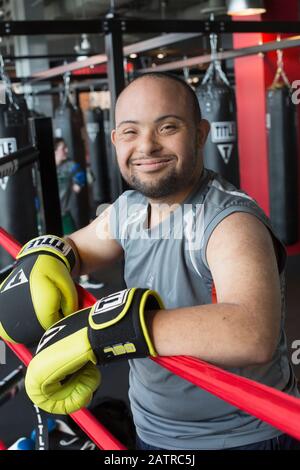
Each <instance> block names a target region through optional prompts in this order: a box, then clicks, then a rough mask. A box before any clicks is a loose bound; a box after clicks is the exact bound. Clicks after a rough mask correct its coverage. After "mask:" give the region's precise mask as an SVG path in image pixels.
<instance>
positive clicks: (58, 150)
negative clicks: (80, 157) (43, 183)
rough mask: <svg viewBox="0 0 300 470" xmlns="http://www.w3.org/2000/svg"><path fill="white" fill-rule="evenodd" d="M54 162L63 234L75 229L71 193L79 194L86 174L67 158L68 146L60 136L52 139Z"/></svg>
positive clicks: (84, 182) (77, 164)
mask: <svg viewBox="0 0 300 470" xmlns="http://www.w3.org/2000/svg"><path fill="white" fill-rule="evenodd" d="M54 151H55V163H56V172H57V181H58V191H59V199H60V207H61V215H62V223H63V232H64V235H68V234H70V233H72V232H73V231H74V230H76V228H77V227H76V224H75V221H74V219H73V217H72V214H71V211H70V201H71V196H72V193H76V194H79V193H80V191H81V190H82V188H83V187H84V186H85V185H86V176H85V172H84V171H83V169H82V168H81V167H80V165H79V163H76V162H74V160H71V159H70V158H68V153H69V151H68V146H67V144H66V142H65V140H64V139H63V138H61V137H59V138H56V139H55V140H54Z"/></svg>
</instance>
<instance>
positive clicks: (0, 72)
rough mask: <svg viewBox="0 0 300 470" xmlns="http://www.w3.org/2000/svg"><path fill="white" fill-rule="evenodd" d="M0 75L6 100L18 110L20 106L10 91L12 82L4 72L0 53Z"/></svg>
mask: <svg viewBox="0 0 300 470" xmlns="http://www.w3.org/2000/svg"><path fill="white" fill-rule="evenodd" d="M0 77H1V79H2V82H3V84H4V89H5V93H6V94H7V96H8V100H9V103H10V105H11V106H14V107H15V108H16V109H17V110H19V109H20V107H19V105H18V103H17V102H16V100H14V97H13V92H12V84H11V81H10V78H9V76H8V75H7V73H6V72H5V65H4V59H3V56H2V55H1V54H0Z"/></svg>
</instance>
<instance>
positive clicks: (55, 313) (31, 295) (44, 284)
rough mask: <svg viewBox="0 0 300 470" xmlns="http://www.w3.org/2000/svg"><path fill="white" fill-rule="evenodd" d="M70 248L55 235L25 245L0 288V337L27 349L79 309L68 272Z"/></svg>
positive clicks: (72, 259)
mask: <svg viewBox="0 0 300 470" xmlns="http://www.w3.org/2000/svg"><path fill="white" fill-rule="evenodd" d="M75 259H76V258H75V252H74V250H73V248H72V247H71V245H70V244H69V243H68V242H67V241H66V240H63V239H61V238H59V237H57V236H55V235H43V236H40V237H37V238H34V239H33V240H31V241H29V242H28V243H26V245H24V246H23V248H22V249H21V251H20V252H19V254H18V256H17V264H16V266H15V267H14V269H13V270H12V272H11V273H10V275H9V276H8V277H7V278H6V279H5V280H4V281H3V282H2V284H1V286H0V336H1V337H2V338H4V339H6V340H7V341H11V342H15V343H23V344H25V345H27V346H29V345H31V344H33V343H36V342H38V341H39V340H40V338H41V336H42V335H43V334H44V331H45V330H46V329H48V328H49V327H50V326H51V325H53V324H54V323H55V322H57V321H58V320H59V319H61V318H63V317H64V316H66V315H69V314H70V313H72V312H74V311H76V310H77V309H78V298H77V291H76V288H75V284H74V282H73V280H72V278H71V274H70V273H71V271H72V269H73V267H74V265H75Z"/></svg>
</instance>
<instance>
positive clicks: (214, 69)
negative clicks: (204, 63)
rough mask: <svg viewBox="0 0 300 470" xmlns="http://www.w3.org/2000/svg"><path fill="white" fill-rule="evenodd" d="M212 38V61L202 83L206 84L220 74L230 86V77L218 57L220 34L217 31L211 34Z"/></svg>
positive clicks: (210, 38) (210, 37)
mask: <svg viewBox="0 0 300 470" xmlns="http://www.w3.org/2000/svg"><path fill="white" fill-rule="evenodd" d="M209 40H210V51H211V63H210V65H209V67H208V69H207V71H206V74H205V75H204V78H203V80H202V85H205V84H206V83H207V82H208V81H210V80H213V78H214V77H215V76H218V77H219V78H220V79H221V80H222V81H223V82H224V83H225V84H226V85H227V86H230V83H229V81H228V78H227V77H226V75H225V73H224V71H223V70H222V66H221V62H220V60H219V59H218V58H217V57H218V56H217V54H218V50H217V47H218V36H217V35H216V34H215V33H211V34H210V35H209Z"/></svg>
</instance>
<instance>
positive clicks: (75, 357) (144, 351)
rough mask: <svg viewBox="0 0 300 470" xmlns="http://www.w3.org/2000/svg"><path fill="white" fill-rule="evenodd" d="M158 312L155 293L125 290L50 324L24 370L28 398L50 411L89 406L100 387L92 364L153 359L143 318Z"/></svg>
mask: <svg viewBox="0 0 300 470" xmlns="http://www.w3.org/2000/svg"><path fill="white" fill-rule="evenodd" d="M161 308H164V306H163V303H162V300H161V299H160V297H159V295H158V294H157V293H156V292H155V291H151V290H148V289H139V288H133V289H126V290H123V291H121V292H117V293H115V294H111V295H109V296H107V297H103V298H102V299H100V300H99V301H98V302H96V304H95V305H94V306H93V307H90V308H86V309H83V310H80V311H79V312H76V313H74V314H73V315H70V316H68V317H67V318H65V319H63V320H61V321H59V322H58V323H56V324H55V325H53V327H52V328H50V329H49V330H47V331H46V333H45V334H44V336H43V337H42V338H41V341H40V343H39V346H38V348H37V353H36V356H35V357H34V358H33V359H32V361H31V362H30V364H29V366H28V369H27V373H26V378H25V388H26V392H27V394H28V396H29V398H30V399H31V400H32V401H33V402H34V403H35V404H36V405H38V406H39V407H40V408H42V409H43V410H46V411H48V412H50V413H61V414H68V413H73V412H74V411H77V410H78V409H80V408H81V407H83V406H85V405H87V404H88V403H89V402H90V400H91V399H92V396H93V392H94V391H95V390H96V388H97V387H98V385H99V384H100V373H99V371H98V369H97V367H96V364H105V363H108V362H111V361H114V360H116V359H134V358H138V357H146V356H156V352H155V349H154V346H153V344H152V341H151V338H150V335H149V332H148V329H147V323H146V317H147V311H149V310H157V309H161Z"/></svg>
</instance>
